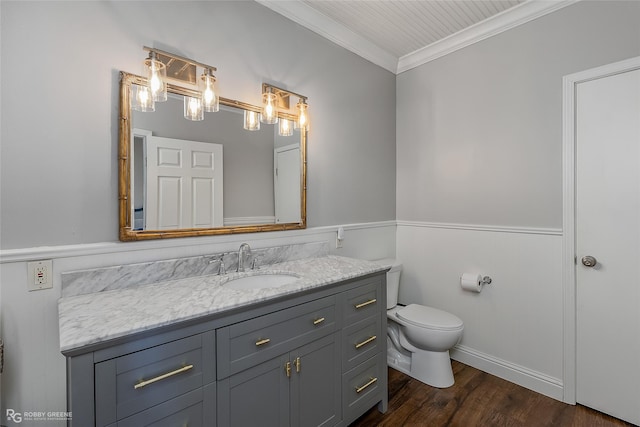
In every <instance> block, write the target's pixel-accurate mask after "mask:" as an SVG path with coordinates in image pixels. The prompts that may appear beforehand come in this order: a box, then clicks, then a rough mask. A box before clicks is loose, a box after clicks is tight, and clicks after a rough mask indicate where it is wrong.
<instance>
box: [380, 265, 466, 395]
mask: <svg viewBox="0 0 640 427" xmlns="http://www.w3.org/2000/svg"><path fill="white" fill-rule="evenodd" d="M376 262H377V263H379V264H380V265H384V266H386V267H388V266H391V270H389V272H387V320H388V327H387V345H388V351H387V363H388V365H389V366H391V367H392V368H395V369H397V370H399V371H401V372H404V373H405V374H407V375H410V376H411V377H413V378H415V379H417V380H419V381H422V382H423V383H425V384H428V385H430V386H433V387H439V388H445V387H450V386H452V385H453V383H454V380H453V370H452V369H451V360H450V358H449V349H450V348H452V347H453V346H454V345H456V344H457V343H458V341H460V338H461V337H462V330H463V329H464V324H463V323H462V320H460V319H459V318H458V317H456V316H454V315H453V314H451V313H447V312H446V311H443V310H438V309H436V308H432V307H427V306H424V305H418V304H410V305H408V306H399V305H397V304H398V288H399V285H400V272H401V271H402V264H400V263H398V262H396V260H394V259H385V260H378V261H376Z"/></svg>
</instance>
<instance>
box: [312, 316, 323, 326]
mask: <svg viewBox="0 0 640 427" xmlns="http://www.w3.org/2000/svg"><path fill="white" fill-rule="evenodd" d="M322 322H324V317H321V318H319V319H316V320H314V321H313V324H314V325H318V324H320V323H322Z"/></svg>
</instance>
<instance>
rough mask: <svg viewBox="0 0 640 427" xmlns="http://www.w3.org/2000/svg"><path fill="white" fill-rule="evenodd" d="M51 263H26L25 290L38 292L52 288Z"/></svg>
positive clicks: (47, 261)
mask: <svg viewBox="0 0 640 427" xmlns="http://www.w3.org/2000/svg"><path fill="white" fill-rule="evenodd" d="M52 276H53V261H52V260H50V259H49V260H43V261H33V262H28V263H27V289H28V290H30V291H38V290H40V289H50V288H53V277H52Z"/></svg>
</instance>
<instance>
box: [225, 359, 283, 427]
mask: <svg viewBox="0 0 640 427" xmlns="http://www.w3.org/2000/svg"><path fill="white" fill-rule="evenodd" d="M287 363H289V355H288V354H286V355H283V356H280V357H276V358H274V359H271V360H268V361H266V362H263V363H261V364H259V365H257V366H254V367H252V368H249V369H247V370H244V371H242V372H239V373H237V374H235V375H232V376H230V377H228V378H226V379H224V380H221V381H219V382H218V425H220V426H230V427H245V426H261V427H271V426H273V427H286V426H288V425H289V378H288V377H287V374H286V370H285V367H286V365H287Z"/></svg>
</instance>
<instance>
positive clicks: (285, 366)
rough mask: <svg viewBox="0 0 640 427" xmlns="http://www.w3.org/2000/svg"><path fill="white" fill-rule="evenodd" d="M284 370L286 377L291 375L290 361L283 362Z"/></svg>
mask: <svg viewBox="0 0 640 427" xmlns="http://www.w3.org/2000/svg"><path fill="white" fill-rule="evenodd" d="M284 371H285V372H286V373H287V378H289V377H290V376H291V362H287V363H285V364H284Z"/></svg>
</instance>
